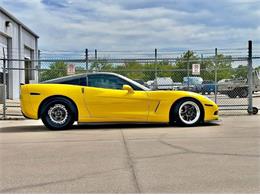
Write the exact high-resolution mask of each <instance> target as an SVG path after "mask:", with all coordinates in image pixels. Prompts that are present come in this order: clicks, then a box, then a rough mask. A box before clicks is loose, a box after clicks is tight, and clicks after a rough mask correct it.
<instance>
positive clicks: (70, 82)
mask: <svg viewBox="0 0 260 195" xmlns="http://www.w3.org/2000/svg"><path fill="white" fill-rule="evenodd" d="M61 84H68V85H80V86H86V84H87V83H86V77H81V78H76V79H70V80H66V81H63V82H61Z"/></svg>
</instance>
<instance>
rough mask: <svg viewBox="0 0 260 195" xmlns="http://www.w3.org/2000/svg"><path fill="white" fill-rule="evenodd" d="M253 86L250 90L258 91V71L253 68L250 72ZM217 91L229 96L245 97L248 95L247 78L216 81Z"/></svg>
mask: <svg viewBox="0 0 260 195" xmlns="http://www.w3.org/2000/svg"><path fill="white" fill-rule="evenodd" d="M252 77H253V79H252V80H253V86H252V91H253V93H254V92H257V91H260V73H259V71H257V70H255V71H253V73H252ZM218 92H219V93H221V94H225V95H228V97H230V98H236V97H237V96H238V97H240V98H245V97H247V96H248V79H247V78H246V79H243V78H235V79H227V80H225V82H223V81H222V80H221V81H219V82H218Z"/></svg>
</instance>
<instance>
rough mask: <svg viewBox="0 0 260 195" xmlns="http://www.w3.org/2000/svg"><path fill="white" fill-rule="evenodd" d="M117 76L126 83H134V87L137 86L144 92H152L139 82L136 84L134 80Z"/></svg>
mask: <svg viewBox="0 0 260 195" xmlns="http://www.w3.org/2000/svg"><path fill="white" fill-rule="evenodd" d="M116 75H117V76H118V77H121V78H122V79H124V80H126V81H128V82H130V83H132V84H133V85H135V86H137V87H139V88H141V89H143V90H144V91H150V89H149V88H147V87H145V86H143V85H141V84H140V83H138V82H136V81H134V80H132V79H129V78H127V77H125V76H123V75H119V74H116Z"/></svg>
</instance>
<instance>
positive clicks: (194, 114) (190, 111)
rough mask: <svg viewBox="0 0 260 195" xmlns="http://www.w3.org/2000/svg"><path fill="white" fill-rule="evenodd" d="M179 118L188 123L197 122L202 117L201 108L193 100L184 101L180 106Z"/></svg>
mask: <svg viewBox="0 0 260 195" xmlns="http://www.w3.org/2000/svg"><path fill="white" fill-rule="evenodd" d="M179 118H180V119H181V121H182V122H183V123H185V124H187V125H192V124H194V123H196V122H197V121H198V120H199V118H200V108H199V106H198V105H197V104H196V103H195V102H193V101H186V102H183V103H182V104H181V106H180V108H179Z"/></svg>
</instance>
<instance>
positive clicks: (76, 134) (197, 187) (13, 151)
mask: <svg viewBox="0 0 260 195" xmlns="http://www.w3.org/2000/svg"><path fill="white" fill-rule="evenodd" d="M259 120H260V115H254V116H248V115H242V116H223V117H222V118H221V121H218V122H214V123H209V124H205V125H203V126H199V127H193V128H184V127H169V126H167V125H158V124H157V125H147V124H138V125H133V124H121V125H115V124H110V125H106V124H103V125H96V124H88V125H79V126H75V127H74V128H73V129H71V130H67V131H58V132H54V131H48V130H47V129H46V128H45V127H44V126H43V125H42V123H41V121H31V120H17V121H0V126H1V147H0V154H1V156H0V157H1V185H0V188H1V189H0V190H1V191H0V192H1V193H260V147H259V146H260V145H259V144H260V123H259Z"/></svg>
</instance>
